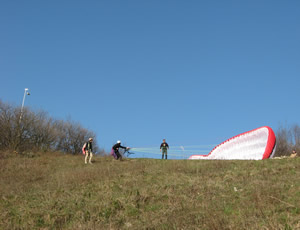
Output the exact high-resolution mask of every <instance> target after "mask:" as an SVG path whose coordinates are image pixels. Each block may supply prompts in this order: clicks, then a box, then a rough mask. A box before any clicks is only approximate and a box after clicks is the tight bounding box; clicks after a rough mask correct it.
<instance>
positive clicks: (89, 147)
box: [82, 138, 93, 164]
mask: <svg viewBox="0 0 300 230" xmlns="http://www.w3.org/2000/svg"><path fill="white" fill-rule="evenodd" d="M82 152H83V154H85V158H84V161H85V163H86V164H87V160H88V157H90V160H89V163H90V164H92V157H93V138H89V141H88V142H86V143H85V144H84V145H83V148H82Z"/></svg>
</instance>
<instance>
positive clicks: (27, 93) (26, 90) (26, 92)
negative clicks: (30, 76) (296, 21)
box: [19, 88, 30, 123]
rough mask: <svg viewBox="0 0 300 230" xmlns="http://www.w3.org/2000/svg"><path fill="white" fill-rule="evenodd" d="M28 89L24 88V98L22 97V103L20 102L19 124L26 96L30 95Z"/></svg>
mask: <svg viewBox="0 0 300 230" xmlns="http://www.w3.org/2000/svg"><path fill="white" fill-rule="evenodd" d="M28 90H29V89H28V88H25V91H24V96H23V102H22V107H21V115H20V120H19V123H21V120H22V116H23V108H24V103H25V97H26V95H28V96H29V95H30V93H29V92H28Z"/></svg>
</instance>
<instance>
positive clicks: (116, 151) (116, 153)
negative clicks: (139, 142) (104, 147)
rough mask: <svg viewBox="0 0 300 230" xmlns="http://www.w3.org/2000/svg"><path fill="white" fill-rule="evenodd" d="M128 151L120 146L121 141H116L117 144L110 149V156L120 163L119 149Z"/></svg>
mask: <svg viewBox="0 0 300 230" xmlns="http://www.w3.org/2000/svg"><path fill="white" fill-rule="evenodd" d="M120 148H121V149H130V148H129V147H124V146H121V141H117V143H116V144H115V145H114V146H113V147H112V150H111V155H113V157H114V158H115V159H116V160H118V159H120V161H121V160H122V159H123V157H122V155H121V153H120V152H119V149H120Z"/></svg>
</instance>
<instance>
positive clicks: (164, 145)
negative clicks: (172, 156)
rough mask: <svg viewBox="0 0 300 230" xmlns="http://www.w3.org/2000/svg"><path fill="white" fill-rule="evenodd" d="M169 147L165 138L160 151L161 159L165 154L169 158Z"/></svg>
mask: <svg viewBox="0 0 300 230" xmlns="http://www.w3.org/2000/svg"><path fill="white" fill-rule="evenodd" d="M168 149H169V145H168V143H167V142H166V139H163V143H161V145H160V151H161V152H162V156H161V159H164V155H165V156H166V160H167V159H168Z"/></svg>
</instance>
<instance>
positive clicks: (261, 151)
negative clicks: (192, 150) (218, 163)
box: [189, 126, 276, 160]
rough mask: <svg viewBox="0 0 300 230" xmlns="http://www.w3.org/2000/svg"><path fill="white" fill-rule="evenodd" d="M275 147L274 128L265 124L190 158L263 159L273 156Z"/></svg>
mask: <svg viewBox="0 0 300 230" xmlns="http://www.w3.org/2000/svg"><path fill="white" fill-rule="evenodd" d="M275 147H276V137H275V134H274V132H273V130H272V129H271V128H270V127H268V126H264V127H261V128H257V129H254V130H251V131H249V132H245V133H242V134H239V135H237V136H235V137H232V138H230V139H228V140H226V141H224V142H223V143H221V144H219V145H217V146H216V147H215V148H214V149H213V150H212V151H211V152H210V153H209V154H208V155H192V156H190V157H189V159H220V160H262V159H267V158H270V157H271V158H272V157H273V156H274V153H275Z"/></svg>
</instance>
